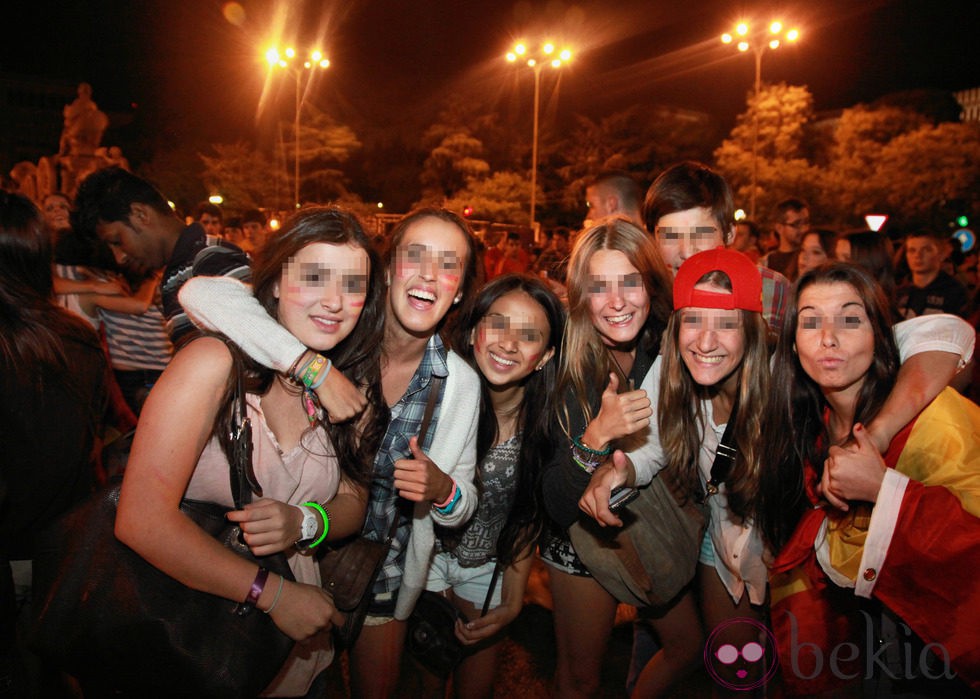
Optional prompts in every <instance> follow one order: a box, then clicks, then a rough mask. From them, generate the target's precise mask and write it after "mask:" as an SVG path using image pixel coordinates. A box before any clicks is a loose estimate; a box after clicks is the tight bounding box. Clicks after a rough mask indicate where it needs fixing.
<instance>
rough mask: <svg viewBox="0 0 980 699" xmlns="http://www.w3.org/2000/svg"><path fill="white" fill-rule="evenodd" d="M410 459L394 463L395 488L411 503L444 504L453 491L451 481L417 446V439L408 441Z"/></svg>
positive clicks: (413, 438)
mask: <svg viewBox="0 0 980 699" xmlns="http://www.w3.org/2000/svg"><path fill="white" fill-rule="evenodd" d="M408 446H409V449H411V453H412V458H410V459H398V460H397V461H395V488H396V489H397V490H398V494H399V495H401V496H402V497H403V498H405V499H406V500H412V501H413V502H424V501H426V500H431V501H432V502H444V501H445V500H446V499H447V498H448V497H449V495H450V494H451V493H452V489H453V479H452V478H450V477H449V476H447V475H446V474H445V473H443V472H442V471H441V470H440V469H439V467H438V466H436V465H435V463H434V462H433V461H432V459H430V458H429V457H428V456H426V454H425V452H424V451H422V447H420V446H419V439H418V437H412V438H411V439H410V440H409V441H408Z"/></svg>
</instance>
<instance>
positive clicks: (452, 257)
mask: <svg viewBox="0 0 980 699" xmlns="http://www.w3.org/2000/svg"><path fill="white" fill-rule="evenodd" d="M467 253H468V247H467V244H466V236H465V235H464V233H463V232H462V231H461V230H460V229H459V228H457V227H456V226H455V225H453V224H452V223H450V222H448V221H443V220H442V219H439V218H434V217H433V218H422V219H419V220H418V221H415V222H414V223H413V224H412V225H410V226H409V227H408V229H407V230H406V231H405V234H404V235H403V236H402V239H401V242H400V243H399V244H398V249H397V250H395V253H394V260H393V262H392V265H393V269H392V270H391V280H390V284H389V287H388V310H389V311H390V313H389V316H388V320H389V322H391V321H394V322H396V323H398V324H399V325H400V326H401V327H402V328H403V329H404V330H405V331H407V332H409V333H411V334H413V335H416V336H417V337H423V336H424V337H428V336H431V335H432V333H433V332H435V330H436V328H437V327H438V325H439V323H440V321H442V319H443V318H444V317H445V316H446V313H448V312H449V309H450V308H452V305H453V303H457V302H458V301H459V298H458V295H459V290H460V285H461V284H462V275H463V270H464V269H465V264H466V255H467Z"/></svg>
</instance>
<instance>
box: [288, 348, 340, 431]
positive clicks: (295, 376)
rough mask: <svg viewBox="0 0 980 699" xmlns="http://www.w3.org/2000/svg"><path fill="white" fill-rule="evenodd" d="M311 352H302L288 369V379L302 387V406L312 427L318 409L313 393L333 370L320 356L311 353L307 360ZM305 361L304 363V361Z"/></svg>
mask: <svg viewBox="0 0 980 699" xmlns="http://www.w3.org/2000/svg"><path fill="white" fill-rule="evenodd" d="M310 354H311V352H309V351H307V352H303V354H301V355H300V356H299V357H297V358H296V361H295V362H293V365H292V366H291V367H289V372H288V375H289V378H291V379H292V380H293V381H295V382H296V383H298V384H300V385H301V386H302V387H303V406H304V408H305V409H306V417H307V419H308V420H309V421H310V424H311V425H313V424H315V423H316V421H317V418H318V413H319V411H318V407H319V405H320V401H319V400H318V399H317V397H316V394H315V393H314V391H316V389H318V388H320V386H321V385H322V384H323V382H324V381H325V380H326V378H327V374H329V373H330V370H331V369H332V368H333V363H332V362H331V361H330V360H329V359H327V358H326V357H324V356H323V355H322V354H316V353H312V354H313V356H312V358H309V359H307V357H308V356H309V355H310ZM304 360H305V361H304Z"/></svg>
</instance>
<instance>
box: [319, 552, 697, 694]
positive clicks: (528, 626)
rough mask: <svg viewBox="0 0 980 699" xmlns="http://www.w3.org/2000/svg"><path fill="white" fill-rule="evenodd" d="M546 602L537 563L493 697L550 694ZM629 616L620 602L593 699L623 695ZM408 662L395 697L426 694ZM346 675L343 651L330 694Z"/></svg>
mask: <svg viewBox="0 0 980 699" xmlns="http://www.w3.org/2000/svg"><path fill="white" fill-rule="evenodd" d="M550 603H551V595H550V593H549V592H548V589H547V570H546V568H545V567H544V566H541V565H536V567H535V570H534V573H533V574H532V578H531V581H530V583H529V585H528V594H527V602H526V604H525V606H524V610H523V611H522V612H521V614H520V616H518V617H517V619H516V620H515V621H514V623H513V624H511V627H510V631H509V634H508V638H507V639H506V640H505V641H504V647H503V649H502V653H501V661H500V663H499V665H498V672H497V681H496V687H495V690H496V696H497V697H501V698H505V699H512V698H513V699H548V697H550V696H551V695H550V691H549V689H550V683H551V678H552V676H553V675H554V670H555V635H554V625H553V620H552V614H551V610H550ZM632 616H633V610H632V608H630V607H626V606H622V605H621V606H620V608H619V613H618V614H617V624H616V626H615V628H614V629H613V633H612V638H611V639H610V642H609V649H608V651H607V654H606V658H605V662H604V666H603V674H602V687H601V694H600V695H599V697H598V698H597V699H622V698H623V697H625V696H626V692H625V689H624V682H625V679H626V673H627V670H628V669H629V659H630V648H631V646H632V642H633V630H632V623H631V619H632ZM408 662H411V661H406V666H403V673H402V677H403V687H402V691H401V693H400V695H399V697H400V699H419V698H422V697H424V694H423V692H422V690H421V689H420V687H419V686H418V684H417V683H416V682H415V681H414V680H413V678H412V671H411V668H410V666H407V663H408ZM345 675H346V658H345V657H341V658H340V659H339V661H338V662H336V663H335V664H334V667H333V668H332V670H331V685H330V696H331V697H343V696H346V694H347V689H346V678H345ZM673 696H674V697H678V698H680V699H687V698H691V699H694V698H700V697H709V696H711V683H710V681H709V680H708V678H707V677H706V676H703V675H699V676H696V677H693V678H691V680H689V681H688V682H686V683H684V685H683V686H682V687H680V688H678V690H677V691H676V692H675V693H674V694H673ZM425 699H428V698H427V697H426V698H425Z"/></svg>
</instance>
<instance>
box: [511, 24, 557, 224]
mask: <svg viewBox="0 0 980 699" xmlns="http://www.w3.org/2000/svg"><path fill="white" fill-rule="evenodd" d="M571 59H572V52H571V51H570V50H569V49H562V50H561V51H559V52H558V53H556V49H555V45H554V44H553V43H551V42H547V43H545V44H544V45H542V46H541V50H540V51H539V52H538V53H537V54H534V55H532V54H530V53H529V52H528V48H527V45H526V44H524V43H523V42H521V43H518V44H516V45H515V46H514V48H513V49H512V50H511V51H509V52H508V53H507V60H508V61H510V62H511V63H516V62H517V61H518V60H523V61H526V62H527V66H528V67H529V68H530V69H531V70H532V71H534V127H533V130H532V131H531V228H534V210H535V206H536V204H537V198H538V106H539V105H540V103H541V69H542V68H543V67H544V66H545V64H546V63H547V64H549V65H550V66H551V67H552V68H556V69H557V68H560V67H561V66H562V65H563V64H564V63H568V62H569V61H570V60H571Z"/></svg>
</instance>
